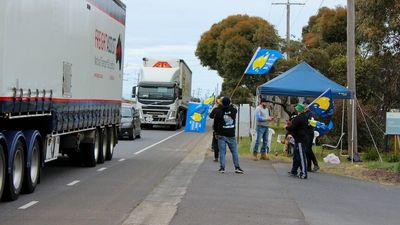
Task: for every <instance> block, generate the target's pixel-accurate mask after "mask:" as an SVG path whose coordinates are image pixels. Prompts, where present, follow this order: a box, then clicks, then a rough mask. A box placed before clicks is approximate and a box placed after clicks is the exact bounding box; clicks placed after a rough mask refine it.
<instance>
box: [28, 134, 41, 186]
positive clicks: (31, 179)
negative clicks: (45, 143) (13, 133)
mask: <svg viewBox="0 0 400 225" xmlns="http://www.w3.org/2000/svg"><path fill="white" fill-rule="evenodd" d="M40 150H41V149H40V145H39V143H38V140H35V143H34V144H33V146H32V150H31V152H32V153H31V154H32V156H31V159H30V163H29V164H30V166H27V167H25V177H24V192H26V193H32V192H33V191H34V190H35V188H36V185H37V184H38V181H39V177H40Z"/></svg>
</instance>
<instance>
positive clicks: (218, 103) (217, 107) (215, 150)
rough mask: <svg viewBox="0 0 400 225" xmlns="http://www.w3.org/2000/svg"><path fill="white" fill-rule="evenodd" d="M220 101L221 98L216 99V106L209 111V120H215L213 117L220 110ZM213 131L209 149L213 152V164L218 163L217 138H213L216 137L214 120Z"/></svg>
mask: <svg viewBox="0 0 400 225" xmlns="http://www.w3.org/2000/svg"><path fill="white" fill-rule="evenodd" d="M221 99H222V98H217V100H216V103H217V104H216V106H215V107H214V108H213V109H212V110H211V112H210V115H209V117H210V118H211V119H214V118H215V115H216V114H217V112H218V111H219V110H221V109H222V105H221ZM213 130H214V132H213V139H212V143H211V148H212V150H213V151H214V162H218V158H219V149H218V140H217V138H215V136H217V132H216V130H217V128H216V122H215V120H214V123H213Z"/></svg>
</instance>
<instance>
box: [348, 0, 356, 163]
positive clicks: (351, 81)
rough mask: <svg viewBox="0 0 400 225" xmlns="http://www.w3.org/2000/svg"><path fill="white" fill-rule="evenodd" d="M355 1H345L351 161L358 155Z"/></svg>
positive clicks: (349, 150) (349, 151)
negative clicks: (351, 97) (350, 92)
mask: <svg viewBox="0 0 400 225" xmlns="http://www.w3.org/2000/svg"><path fill="white" fill-rule="evenodd" d="M354 2H355V1H354V0H347V86H348V88H349V89H350V91H352V92H353V99H352V100H350V101H348V103H347V121H348V122H347V131H348V132H347V133H348V136H347V140H348V148H347V151H348V154H349V156H350V155H351V159H352V161H353V157H354V155H358V143H357V113H356V112H357V110H356V104H357V102H356V101H357V99H356V78H355V73H356V65H355V38H354V36H355V3H354Z"/></svg>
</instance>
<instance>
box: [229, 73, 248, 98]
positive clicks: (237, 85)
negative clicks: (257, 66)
mask: <svg viewBox="0 0 400 225" xmlns="http://www.w3.org/2000/svg"><path fill="white" fill-rule="evenodd" d="M244 75H246V73H243V75H242V77H241V78H240V80H239V82H238V83H237V84H236V87H235V89H233V91H232V94H231V99H232V97H233V95H234V94H235V91H236V89H237V88H238V87H239V84H240V82H242V80H243V77H244Z"/></svg>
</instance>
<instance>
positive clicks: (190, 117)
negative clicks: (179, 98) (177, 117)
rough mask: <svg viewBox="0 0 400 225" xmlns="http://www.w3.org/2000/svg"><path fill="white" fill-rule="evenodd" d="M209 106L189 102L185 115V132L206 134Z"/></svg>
mask: <svg viewBox="0 0 400 225" xmlns="http://www.w3.org/2000/svg"><path fill="white" fill-rule="evenodd" d="M209 107H210V105H208V104H204V103H196V102H189V105H188V111H187V114H186V125H185V132H198V133H203V132H206V120H207V115H208V109H209Z"/></svg>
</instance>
